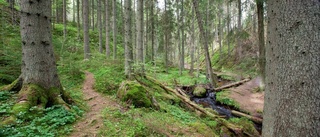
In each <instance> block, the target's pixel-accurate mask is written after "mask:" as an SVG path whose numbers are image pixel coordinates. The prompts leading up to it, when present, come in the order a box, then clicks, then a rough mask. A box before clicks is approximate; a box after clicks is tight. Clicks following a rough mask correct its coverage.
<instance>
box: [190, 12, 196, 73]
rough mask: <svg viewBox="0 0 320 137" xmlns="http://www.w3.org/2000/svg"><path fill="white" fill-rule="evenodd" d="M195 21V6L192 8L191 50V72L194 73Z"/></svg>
mask: <svg viewBox="0 0 320 137" xmlns="http://www.w3.org/2000/svg"><path fill="white" fill-rule="evenodd" d="M194 23H195V17H194V8H192V24H191V50H190V58H191V63H190V74H192V73H193V71H194V70H193V69H194V62H195V58H194V53H195V48H196V47H195V42H194V41H195V29H194Z"/></svg>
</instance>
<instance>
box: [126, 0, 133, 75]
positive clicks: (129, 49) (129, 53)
mask: <svg viewBox="0 0 320 137" xmlns="http://www.w3.org/2000/svg"><path fill="white" fill-rule="evenodd" d="M124 9H125V10H124V16H125V26H124V27H125V28H124V29H125V38H124V46H125V75H126V77H127V78H129V79H130V78H131V73H132V72H131V70H132V61H133V58H132V37H131V35H132V33H131V12H132V11H131V0H126V1H125V3H124Z"/></svg>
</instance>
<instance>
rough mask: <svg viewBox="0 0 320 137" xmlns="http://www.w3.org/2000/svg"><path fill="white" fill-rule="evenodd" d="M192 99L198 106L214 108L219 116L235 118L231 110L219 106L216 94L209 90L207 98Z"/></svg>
mask: <svg viewBox="0 0 320 137" xmlns="http://www.w3.org/2000/svg"><path fill="white" fill-rule="evenodd" d="M190 99H191V100H192V101H194V102H196V103H197V104H201V105H202V106H204V107H209V108H212V109H213V110H215V111H217V112H218V113H219V115H222V116H225V117H226V118H231V117H233V116H232V114H231V111H230V110H229V109H226V108H224V107H223V106H221V105H218V104H217V102H216V93H215V92H212V91H210V90H207V93H206V96H205V97H195V96H193V95H192V96H191V97H190Z"/></svg>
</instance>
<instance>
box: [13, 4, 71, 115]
mask: <svg viewBox="0 0 320 137" xmlns="http://www.w3.org/2000/svg"><path fill="white" fill-rule="evenodd" d="M20 3H21V7H20V9H21V11H22V12H21V19H20V28H21V29H20V32H21V40H22V65H21V73H22V74H21V76H20V77H19V79H18V80H16V81H15V82H16V83H15V84H19V83H20V84H21V83H22V86H21V90H20V92H19V96H18V100H17V103H16V104H15V105H14V106H13V108H12V112H13V114H15V115H17V114H19V113H21V112H28V111H29V108H30V107H32V106H40V107H48V106H52V105H58V104H62V105H65V106H66V107H67V104H66V102H68V103H71V100H69V97H68V96H67V95H66V94H65V92H64V91H63V89H62V86H61V84H60V80H59V77H58V73H57V67H56V61H55V56H54V52H53V46H52V41H51V37H52V35H51V27H50V26H51V24H50V19H51V1H40V2H34V3H30V2H29V0H21V1H20ZM38 7H41V8H38ZM65 101H66V102H65Z"/></svg>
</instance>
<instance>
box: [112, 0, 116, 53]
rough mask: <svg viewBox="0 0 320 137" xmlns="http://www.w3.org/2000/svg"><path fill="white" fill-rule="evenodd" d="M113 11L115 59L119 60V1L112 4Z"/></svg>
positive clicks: (114, 0)
mask: <svg viewBox="0 0 320 137" xmlns="http://www.w3.org/2000/svg"><path fill="white" fill-rule="evenodd" d="M112 9H113V59H116V58H117V1H116V0H113V2H112Z"/></svg>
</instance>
